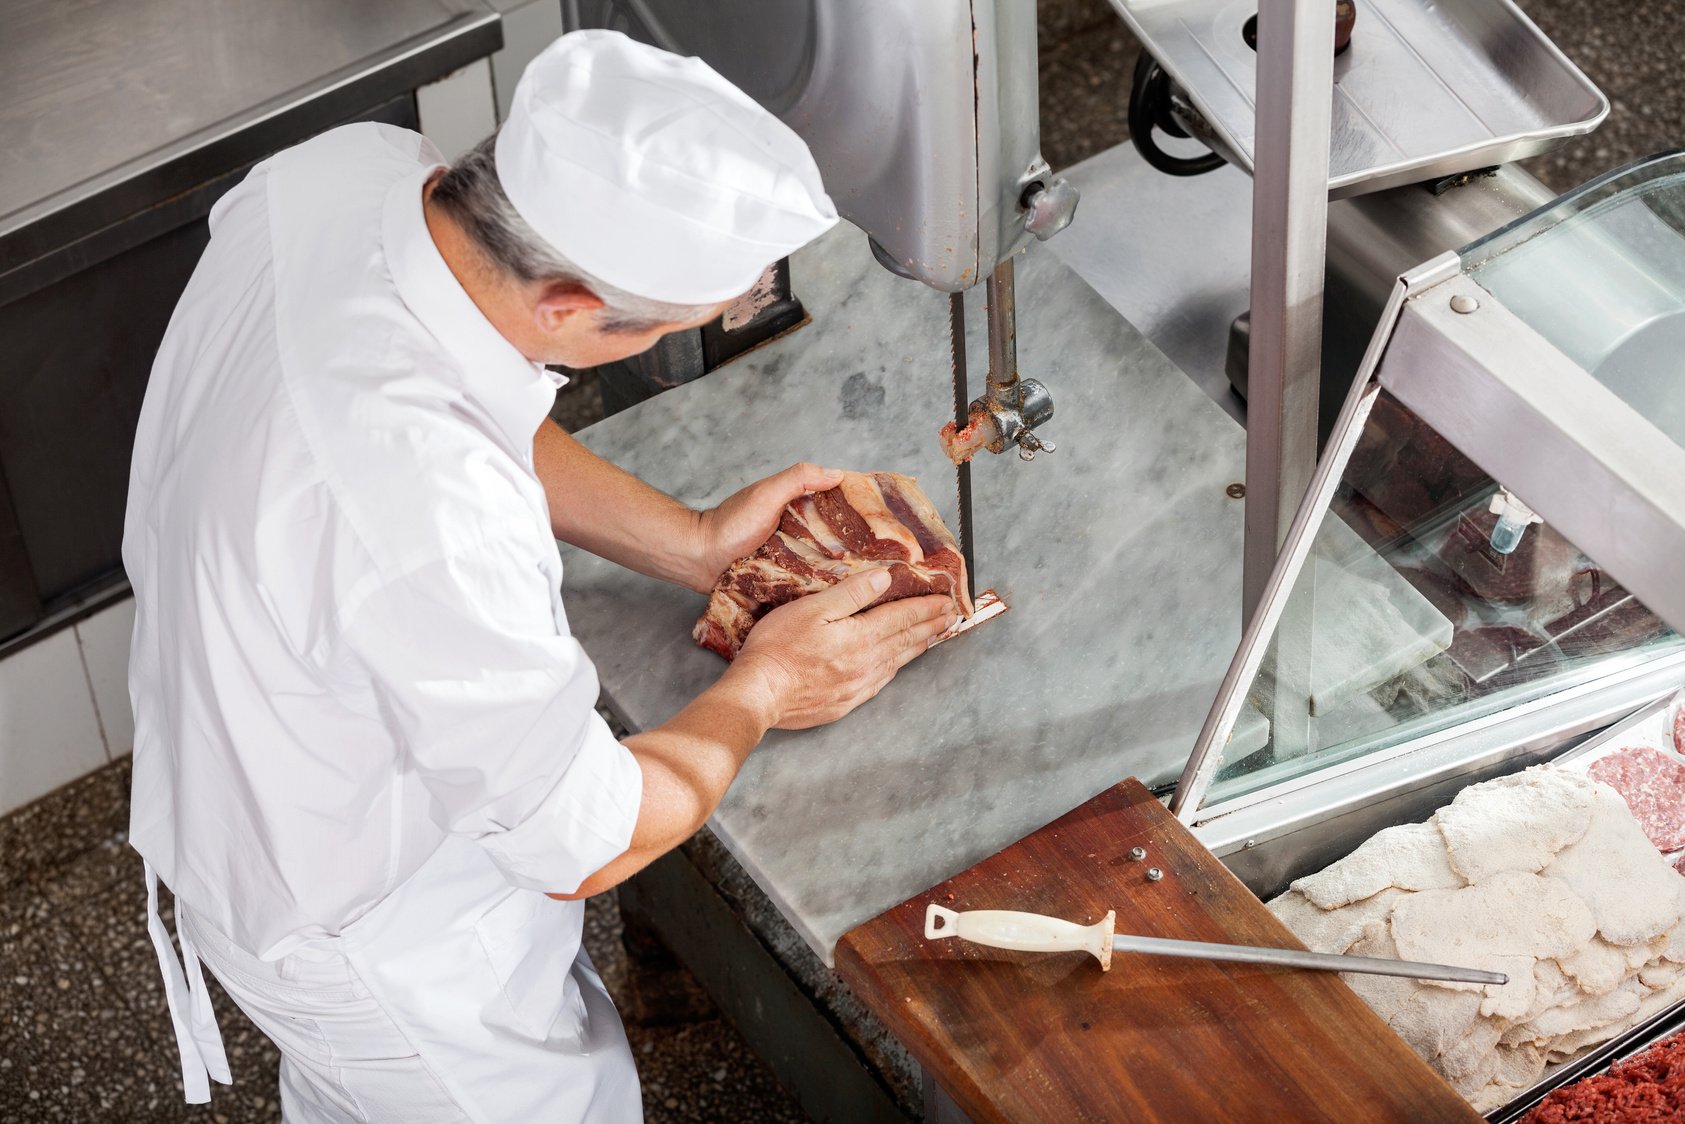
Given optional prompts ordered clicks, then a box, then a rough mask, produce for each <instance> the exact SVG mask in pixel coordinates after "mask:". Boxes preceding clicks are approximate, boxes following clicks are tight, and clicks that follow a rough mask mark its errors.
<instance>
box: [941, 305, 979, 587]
mask: <svg viewBox="0 0 1685 1124" xmlns="http://www.w3.org/2000/svg"><path fill="white" fill-rule="evenodd" d="M948 344H949V347H950V348H951V349H952V352H953V360H954V425H955V426H956V427H957V428H958V429H964V428H965V426H966V424H967V422H968V421H969V420H970V414H971V394H970V391H969V388H968V387H967V386H966V378H965V294H964V293H963V292H960V293H949V294H948ZM955 473H956V478H957V481H958V484H959V516H960V525H959V540H960V556H961V557H963V558H964V559H965V585H966V590H965V592H966V595H967V596H968V597H969V598H970V599H971V601H972V602H973V603H975V602H976V600H977V556H976V554H975V553H973V548H972V541H973V540H972V524H971V462H970V461H969V460H966V461H963V462H961V463H960V464H959V465H957V466H956V467H955Z"/></svg>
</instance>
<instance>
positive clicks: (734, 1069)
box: [0, 0, 1685, 1124]
mask: <svg viewBox="0 0 1685 1124" xmlns="http://www.w3.org/2000/svg"><path fill="white" fill-rule="evenodd" d="M1520 3H1521V6H1522V7H1523V8H1524V9H1525V10H1526V11H1527V12H1528V14H1529V15H1531V16H1532V17H1533V18H1534V19H1535V20H1536V21H1537V22H1538V23H1539V25H1540V26H1541V27H1542V28H1543V29H1544V30H1545V32H1546V33H1547V34H1549V35H1550V36H1552V37H1553V38H1554V39H1555V41H1556V42H1557V44H1558V45H1559V46H1560V47H1561V48H1562V49H1563V50H1564V51H1565V52H1566V53H1567V54H1568V56H1569V57H1570V58H1572V59H1574V60H1575V61H1576V62H1577V63H1578V64H1579V65H1580V66H1581V67H1582V68H1583V69H1584V70H1585V71H1586V72H1587V73H1588V74H1589V75H1590V76H1591V78H1592V79H1593V81H1595V82H1597V83H1598V84H1599V85H1600V86H1601V87H1602V88H1603V90H1604V92H1605V93H1606V94H1608V96H1609V98H1610V100H1611V102H1612V103H1613V109H1612V112H1611V114H1610V117H1609V119H1608V121H1607V122H1606V123H1605V124H1604V125H1603V126H1602V128H1600V129H1599V130H1598V131H1597V132H1596V133H1594V134H1592V135H1591V136H1589V137H1585V138H1581V139H1579V140H1576V141H1573V142H1570V143H1569V144H1567V145H1565V146H1563V147H1562V148H1560V149H1558V150H1556V151H1555V152H1552V153H1549V154H1547V155H1545V156H1541V157H1537V158H1535V159H1533V160H1531V161H1528V162H1527V164H1526V166H1527V167H1528V169H1529V170H1530V171H1532V172H1533V174H1534V175H1537V176H1539V177H1540V178H1541V179H1543V180H1544V181H1545V182H1546V183H1548V184H1549V185H1551V186H1552V187H1554V188H1556V189H1557V190H1566V189H1568V188H1570V187H1573V186H1574V185H1576V184H1578V183H1581V182H1583V181H1584V180H1586V179H1589V178H1591V177H1592V176H1595V175H1597V174H1599V173H1601V172H1604V171H1607V170H1608V169H1610V168H1613V167H1616V166H1618V165H1620V164H1623V163H1626V162H1627V161H1629V160H1633V159H1636V158H1638V157H1640V156H1644V155H1647V154H1649V153H1652V152H1656V151H1660V150H1662V149H1666V148H1670V147H1675V146H1679V145H1685V81H1682V80H1681V77H1680V65H1679V61H1678V60H1679V57H1680V46H1679V45H1680V43H1681V42H1682V41H1685V4H1679V3H1667V2H1662V3H1653V2H1652V3H1641V2H1636V0H1608V2H1605V3H1601V4H1588V3H1585V2H1584V0H1520ZM1039 12H1040V22H1041V66H1042V92H1041V104H1042V133H1043V136H1042V140H1043V151H1044V153H1045V155H1046V156H1047V158H1048V160H1049V161H1050V162H1051V163H1052V164H1053V165H1054V166H1055V167H1064V166H1066V165H1069V164H1072V163H1075V162H1076V161H1078V160H1081V159H1083V158H1084V157H1087V156H1089V155H1092V154H1093V153H1095V152H1098V151H1101V150H1102V149H1105V148H1107V147H1110V146H1111V145H1114V144H1117V143H1120V142H1122V141H1124V140H1125V139H1127V129H1126V125H1125V112H1124V109H1125V107H1124V97H1125V96H1126V94H1127V83H1128V78H1129V75H1130V73H1131V70H1132V68H1133V66H1134V61H1135V57H1136V54H1137V51H1138V47H1137V45H1136V44H1135V42H1134V40H1133V39H1132V37H1131V36H1130V35H1129V33H1128V32H1127V31H1126V30H1124V28H1123V25H1122V24H1121V23H1120V22H1119V21H1118V19H1117V17H1116V16H1115V15H1114V14H1113V12H1112V10H1111V8H1110V6H1109V5H1108V4H1107V3H1105V0H1041V3H1040V6H1039ZM601 409H602V407H601V400H600V396H599V395H598V393H597V391H596V388H595V384H594V380H593V379H592V378H591V377H590V376H589V375H586V376H585V377H582V378H580V379H578V380H577V381H576V383H575V385H574V386H572V387H570V388H569V389H567V390H564V391H563V393H562V394H561V395H560V396H559V399H558V402H557V416H558V417H559V418H560V419H561V420H562V421H563V422H564V424H566V425H568V426H569V428H578V427H579V426H582V425H585V424H589V423H590V422H591V421H594V420H596V419H597V418H599V417H601ZM127 822H128V766H127V762H126V761H121V762H118V763H117V764H115V765H112V766H110V767H108V768H106V769H103V770H101V771H100V772H98V773H95V774H92V775H91V776H89V777H86V778H84V779H83V780H81V781H78V782H76V783H75V784H73V785H71V786H68V787H67V788H64V789H61V790H59V791H58V792H56V793H53V794H51V795H50V796H48V797H46V798H45V799H43V800H41V801H38V802H37V803H35V804H33V805H30V806H29V807H27V808H24V809H22V810H20V811H18V812H15V813H13V814H11V815H9V816H6V817H4V818H0V1121H4V1122H7V1124H10V1122H12V1121H16V1122H18V1124H26V1122H33V1121H67V1122H76V1124H82V1122H103V1121H125V1122H127V1121H136V1122H154V1121H157V1122H166V1121H189V1122H192V1121H214V1122H216V1124H259V1122H269V1121H276V1120H279V1118H280V1110H279V1105H278V1104H277V1103H276V1101H275V1067H276V1063H277V1059H276V1055H275V1053H274V1050H273V1048H272V1047H270V1046H269V1044H268V1042H267V1041H266V1040H264V1039H263V1037H262V1036H261V1035H259V1034H258V1033H257V1032H256V1030H255V1029H254V1028H252V1026H251V1025H250V1023H248V1022H247V1021H246V1020H245V1019H244V1016H242V1015H240V1014H239V1012H238V1011H236V1010H234V1009H233V1008H232V1005H231V1004H229V1003H228V1002H227V1000H226V998H225V997H223V996H222V995H221V993H220V991H218V992H217V997H216V1001H217V1004H218V1010H219V1016H220V1021H221V1025H222V1027H223V1030H224V1034H225V1036H226V1039H227V1043H228V1047H229V1053H230V1058H231V1063H232V1065H233V1068H234V1072H235V1075H236V1078H237V1084H236V1085H234V1086H233V1087H231V1088H226V1089H225V1088H219V1089H218V1090H217V1092H216V1096H215V1100H214V1102H213V1103H212V1105H210V1106H208V1107H197V1108H194V1107H189V1106H186V1105H184V1104H182V1103H181V1100H180V1093H179V1088H178V1082H177V1077H176V1075H175V1073H174V1072H173V1070H172V1066H171V1056H172V1053H173V1046H172V1043H171V1038H170V1031H169V1025H168V1021H167V1016H166V1014H165V1011H164V1006H163V996H162V992H161V991H160V989H159V984H158V979H157V967H156V962H155V961H154V960H153V957H152V951H151V947H150V945H149V943H148V942H147V939H146V933H145V929H144V927H143V926H142V923H141V914H142V908H143V904H144V896H143V894H142V893H141V887H140V863H139V860H138V859H137V858H136V857H135V856H134V854H133V852H131V851H129V850H128V848H127V846H126V842H125V828H126V825H127ZM586 944H587V947H588V948H589V949H590V951H591V953H592V956H593V958H594V959H595V960H596V962H597V965H598V967H599V969H600V970H601V971H602V973H603V976H604V979H605V981H607V982H608V984H609V987H610V990H611V991H612V992H613V993H614V995H615V997H616V1000H617V1002H619V1003H620V1004H621V1007H622V1009H623V1010H631V1009H633V1008H635V1007H636V1006H637V1003H636V1002H635V1001H634V999H633V997H632V995H631V991H630V982H631V973H630V970H629V968H628V965H627V962H626V958H625V955H624V951H623V949H622V947H621V942H620V922H619V915H618V911H617V910H616V908H615V906H614V902H613V900H612V898H604V899H599V900H597V901H595V902H593V903H592V904H591V908H590V910H589V911H588V913H587V930H586ZM681 976H682V973H681ZM675 986H676V987H678V988H681V989H682V987H683V986H684V981H683V980H682V979H681V980H680V981H679V983H678V984H677V985H675ZM213 990H215V989H214V985H213ZM698 1013H699V1014H700V1017H699V1018H696V1019H695V1021H690V1022H685V1023H681V1024H678V1025H666V1026H647V1027H645V1026H639V1025H636V1023H635V1022H634V1024H633V1025H632V1026H630V1027H629V1032H630V1034H631V1037H632V1041H633V1048H634V1051H635V1052H636V1054H637V1058H638V1065H639V1069H640V1071H641V1073H642V1074H643V1079H644V1089H645V1103H646V1109H647V1111H648V1114H649V1119H650V1120H651V1121H652V1122H658V1124H659V1122H664V1121H675V1122H676V1121H702V1120H708V1121H719V1120H727V1121H737V1120H757V1121H763V1120H764V1121H785V1120H791V1121H794V1120H800V1119H802V1115H801V1113H800V1111H799V1110H798V1109H797V1108H796V1106H795V1105H794V1103H793V1102H792V1101H791V1100H790V1099H789V1098H788V1097H787V1096H785V1095H784V1093H783V1092H782V1091H781V1090H780V1089H779V1088H778V1087H777V1085H776V1083H775V1082H774V1081H773V1079H772V1077H771V1075H770V1074H769V1073H768V1072H767V1071H766V1070H765V1069H764V1067H762V1066H761V1065H760V1063H759V1062H758V1061H757V1060H756V1059H754V1057H753V1056H752V1055H751V1054H750V1053H749V1051H748V1049H747V1047H746V1046H745V1045H744V1044H743V1042H742V1040H741V1039H740V1038H739V1037H738V1036H737V1035H736V1034H735V1032H733V1031H732V1030H731V1028H730V1027H729V1026H727V1025H726V1024H725V1023H724V1022H723V1021H722V1020H720V1019H719V1018H717V1017H714V1016H713V1015H712V1013H711V1012H709V1011H707V1009H706V1007H705V1005H703V1006H702V1008H701V1010H700V1011H699V1012H698Z"/></svg>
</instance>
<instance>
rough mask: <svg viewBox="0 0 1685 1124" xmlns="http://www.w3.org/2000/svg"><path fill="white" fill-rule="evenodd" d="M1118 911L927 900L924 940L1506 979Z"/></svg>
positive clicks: (1108, 958)
mask: <svg viewBox="0 0 1685 1124" xmlns="http://www.w3.org/2000/svg"><path fill="white" fill-rule="evenodd" d="M1116 920H1117V913H1116V911H1111V912H1108V913H1107V914H1106V916H1105V917H1103V918H1101V919H1100V920H1099V921H1096V922H1095V923H1094V924H1092V925H1078V924H1076V923H1075V922H1071V921H1063V920H1061V919H1059V918H1057V917H1046V916H1044V915H1042V914H1039V913H1019V912H1017V911H1015V910H1009V909H974V910H967V911H966V912H963V913H961V912H957V911H955V910H952V909H945V908H944V907H942V906H939V905H936V904H935V903H931V905H930V908H929V909H928V910H926V911H925V915H924V935H925V938H926V939H927V940H940V939H941V938H943V937H958V938H960V939H961V940H966V941H971V942H972V943H973V944H983V945H988V946H990V947H991V948H1008V949H1013V950H1016V951H1018V952H1087V953H1091V954H1093V956H1094V958H1095V959H1097V960H1098V961H1100V968H1101V969H1102V970H1103V971H1109V970H1110V969H1111V966H1112V953H1113V952H1114V951H1117V952H1143V953H1148V954H1150V955H1153V956H1184V957H1191V958H1196V959H1200V960H1225V961H1231V962H1234V963H1240V964H1275V965H1278V966H1280V967H1283V968H1311V969H1314V970H1317V971H1322V972H1364V973H1367V974H1369V975H1374V976H1407V977H1409V978H1410V979H1413V980H1451V981H1454V982H1457V983H1477V984H1507V983H1509V977H1508V976H1507V975H1505V974H1504V973H1502V972H1482V971H1480V970H1478V969H1475V968H1457V967H1453V966H1452V965H1449V964H1423V963H1421V962H1419V961H1415V960H1384V959H1378V958H1376V957H1371V956H1338V955H1334V954H1332V953H1326V952H1305V951H1304V950H1302V949H1296V948H1265V947H1263V946H1260V945H1246V944H1216V943H1213V942H1210V941H1179V940H1172V939H1170V938H1168V937H1133V936H1130V935H1129V934H1127V933H1114V932H1113V931H1112V930H1113V923H1114V922H1115V921H1116Z"/></svg>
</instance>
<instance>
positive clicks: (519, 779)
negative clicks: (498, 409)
mask: <svg viewBox="0 0 1685 1124" xmlns="http://www.w3.org/2000/svg"><path fill="white" fill-rule="evenodd" d="M345 638H346V640H347V642H348V643H349V645H350V646H351V648H352V650H353V652H354V654H355V656H356V658H357V659H358V661H359V662H360V663H361V664H362V665H363V666H364V668H365V669H366V671H367V672H368V674H369V676H370V678H371V682H372V684H373V690H374V693H375V696H376V702H377V705H379V706H380V708H381V711H382V713H383V715H384V717H385V719H386V721H387V723H388V724H389V725H390V726H391V727H392V729H393V731H394V733H395V735H396V737H397V739H398V742H399V744H400V746H401V748H402V751H403V753H404V755H405V757H406V764H407V766H408V767H410V768H413V769H414V770H415V772H416V774H417V776H418V777H419V779H420V781H421V783H422V785H423V786H424V787H425V789H426V791H427V792H428V794H429V796H430V798H431V804H432V807H431V809H430V812H431V814H432V816H433V818H434V820H435V821H436V822H437V823H438V825H439V826H440V827H441V828H443V829H445V830H447V831H451V832H455V833H458V834H462V835H467V836H469V837H471V838H474V839H476V840H477V841H478V842H479V843H480V845H481V846H483V847H485V849H486V851H487V852H488V853H489V854H490V855H491V857H492V859H493V861H495V862H496V863H497V865H498V866H499V868H501V869H502V871H503V873H504V876H505V877H507V878H508V879H509V881H510V882H511V883H513V884H514V885H517V886H523V887H526V888H528V889H534V890H547V891H551V892H555V893H570V892H572V891H574V890H577V889H578V888H579V886H580V884H581V883H583V882H584V881H585V879H586V878H588V877H590V876H591V875H592V874H594V873H596V872H597V871H598V870H601V869H602V868H603V867H604V866H605V865H607V864H608V863H609V862H610V861H611V860H613V859H614V858H616V857H617V856H619V855H620V854H621V853H623V852H624V851H625V850H626V849H627V847H628V846H629V845H630V844H631V841H632V830H633V828H634V826H635V825H636V823H637V818H638V806H639V804H640V801H641V798H642V794H643V776H642V772H641V770H640V769H639V768H638V763H637V760H636V759H635V758H634V757H633V756H632V754H631V753H630V751H628V750H627V749H626V747H625V746H623V745H621V744H620V742H619V741H617V740H616V739H615V737H614V735H613V733H611V732H610V730H609V728H608V724H607V723H605V722H604V721H603V719H602V717H601V715H599V714H598V713H597V712H596V701H597V673H596V669H595V668H594V667H593V666H592V664H591V661H590V659H589V658H588V657H587V656H586V655H585V652H584V649H582V648H581V647H580V645H579V642H578V641H577V640H575V639H574V638H573V637H571V636H569V635H566V634H565V633H564V632H563V631H562V630H561V629H560V628H559V627H558V626H557V623H556V617H555V615H554V613H553V610H552V602H551V591H550V589H549V588H548V582H547V579H546V577H545V575H544V572H543V570H542V569H541V568H539V567H537V566H534V565H533V564H532V562H531V560H530V558H523V557H522V555H521V552H520V551H519V550H517V549H515V548H512V547H500V546H499V545H497V544H490V545H487V546H483V547H481V548H479V549H476V550H474V551H472V552H465V553H464V554H462V555H460V556H456V557H448V558H442V559H439V560H437V561H435V562H430V563H427V564H425V565H423V566H420V567H418V568H416V569H414V570H413V571H411V572H409V573H407V574H406V575H404V576H403V577H402V578H400V579H398V580H395V581H393V582H391V583H388V584H386V585H384V586H383V587H382V588H381V589H379V590H378V591H377V592H375V593H374V594H372V595H371V596H370V597H368V598H367V599H366V600H365V601H364V602H363V604H362V605H361V606H360V607H359V609H358V610H357V612H356V613H355V615H354V617H353V619H352V620H351V622H350V623H349V625H348V627H347V629H346V632H345Z"/></svg>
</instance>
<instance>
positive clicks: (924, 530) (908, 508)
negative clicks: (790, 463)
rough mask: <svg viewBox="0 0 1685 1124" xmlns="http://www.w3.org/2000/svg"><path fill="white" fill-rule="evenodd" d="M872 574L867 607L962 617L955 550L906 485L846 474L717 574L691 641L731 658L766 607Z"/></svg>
mask: <svg viewBox="0 0 1685 1124" xmlns="http://www.w3.org/2000/svg"><path fill="white" fill-rule="evenodd" d="M874 567H883V568H887V569H888V570H889V572H890V576H891V578H892V581H891V584H890V587H889V591H888V592H887V593H885V594H884V595H883V596H882V597H880V598H878V600H877V601H876V602H874V604H882V603H883V602H885V601H898V600H900V599H901V598H903V597H918V596H920V595H921V594H927V593H943V594H947V595H948V596H950V597H952V598H953V599H954V604H955V606H956V607H957V608H958V609H959V612H960V615H961V616H962V617H969V616H970V615H971V613H972V604H971V598H970V597H969V596H968V595H967V593H966V583H965V560H964V558H962V557H961V555H960V551H959V546H958V544H956V543H955V542H954V536H953V535H951V534H949V533H948V528H947V527H945V526H943V524H942V518H941V516H939V515H937V514H936V508H935V507H933V506H932V505H931V502H930V500H929V499H928V498H926V496H925V494H924V493H923V492H921V491H920V490H919V486H918V484H917V483H916V482H915V481H914V480H913V478H912V477H911V476H902V475H899V474H897V473H893V472H871V473H867V472H847V473H844V474H843V480H842V483H841V484H839V485H837V486H836V487H835V488H832V489H831V490H829V491H826V492H816V493H814V494H813V495H809V496H802V497H800V498H799V499H797V500H795V501H793V502H792V503H791V504H790V506H789V507H787V508H785V509H784V518H783V519H782V520H781V521H780V522H779V524H778V529H777V530H776V531H774V532H773V533H772V537H771V538H769V539H767V540H766V542H765V543H763V544H762V545H761V547H760V549H759V550H757V551H755V553H753V554H751V555H750V556H749V557H747V558H743V559H740V560H738V561H737V562H734V563H732V564H731V567H730V568H729V569H727V570H726V572H725V573H724V574H721V575H720V580H719V582H718V583H716V584H715V586H714V591H713V593H712V594H711V595H710V596H709V598H708V608H707V611H706V612H704V613H703V614H702V618H701V619H700V620H698V621H697V622H696V627H695V629H693V630H692V632H691V635H692V636H694V637H695V638H696V642H697V643H698V644H700V645H702V646H703V647H704V648H707V649H709V650H710V651H714V652H718V653H719V654H720V655H722V656H724V657H725V658H726V659H728V660H729V659H733V658H735V657H736V655H737V653H738V651H739V649H741V648H742V647H743V641H744V640H745V639H747V638H748V635H749V630H750V629H751V628H753V627H754V626H755V622H756V621H758V620H760V619H761V618H762V617H764V616H765V615H766V614H767V613H769V612H771V611H772V610H773V609H775V608H777V607H778V606H780V605H783V604H785V603H786V602H789V601H794V600H795V599H796V598H798V597H805V596H806V595H808V594H810V593H818V592H819V591H820V590H822V589H825V588H827V587H829V586H833V585H835V584H837V583H838V582H840V581H842V580H843V579H844V578H846V577H848V576H849V575H850V574H854V573H858V572H859V571H861V570H868V569H872V568H874Z"/></svg>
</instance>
